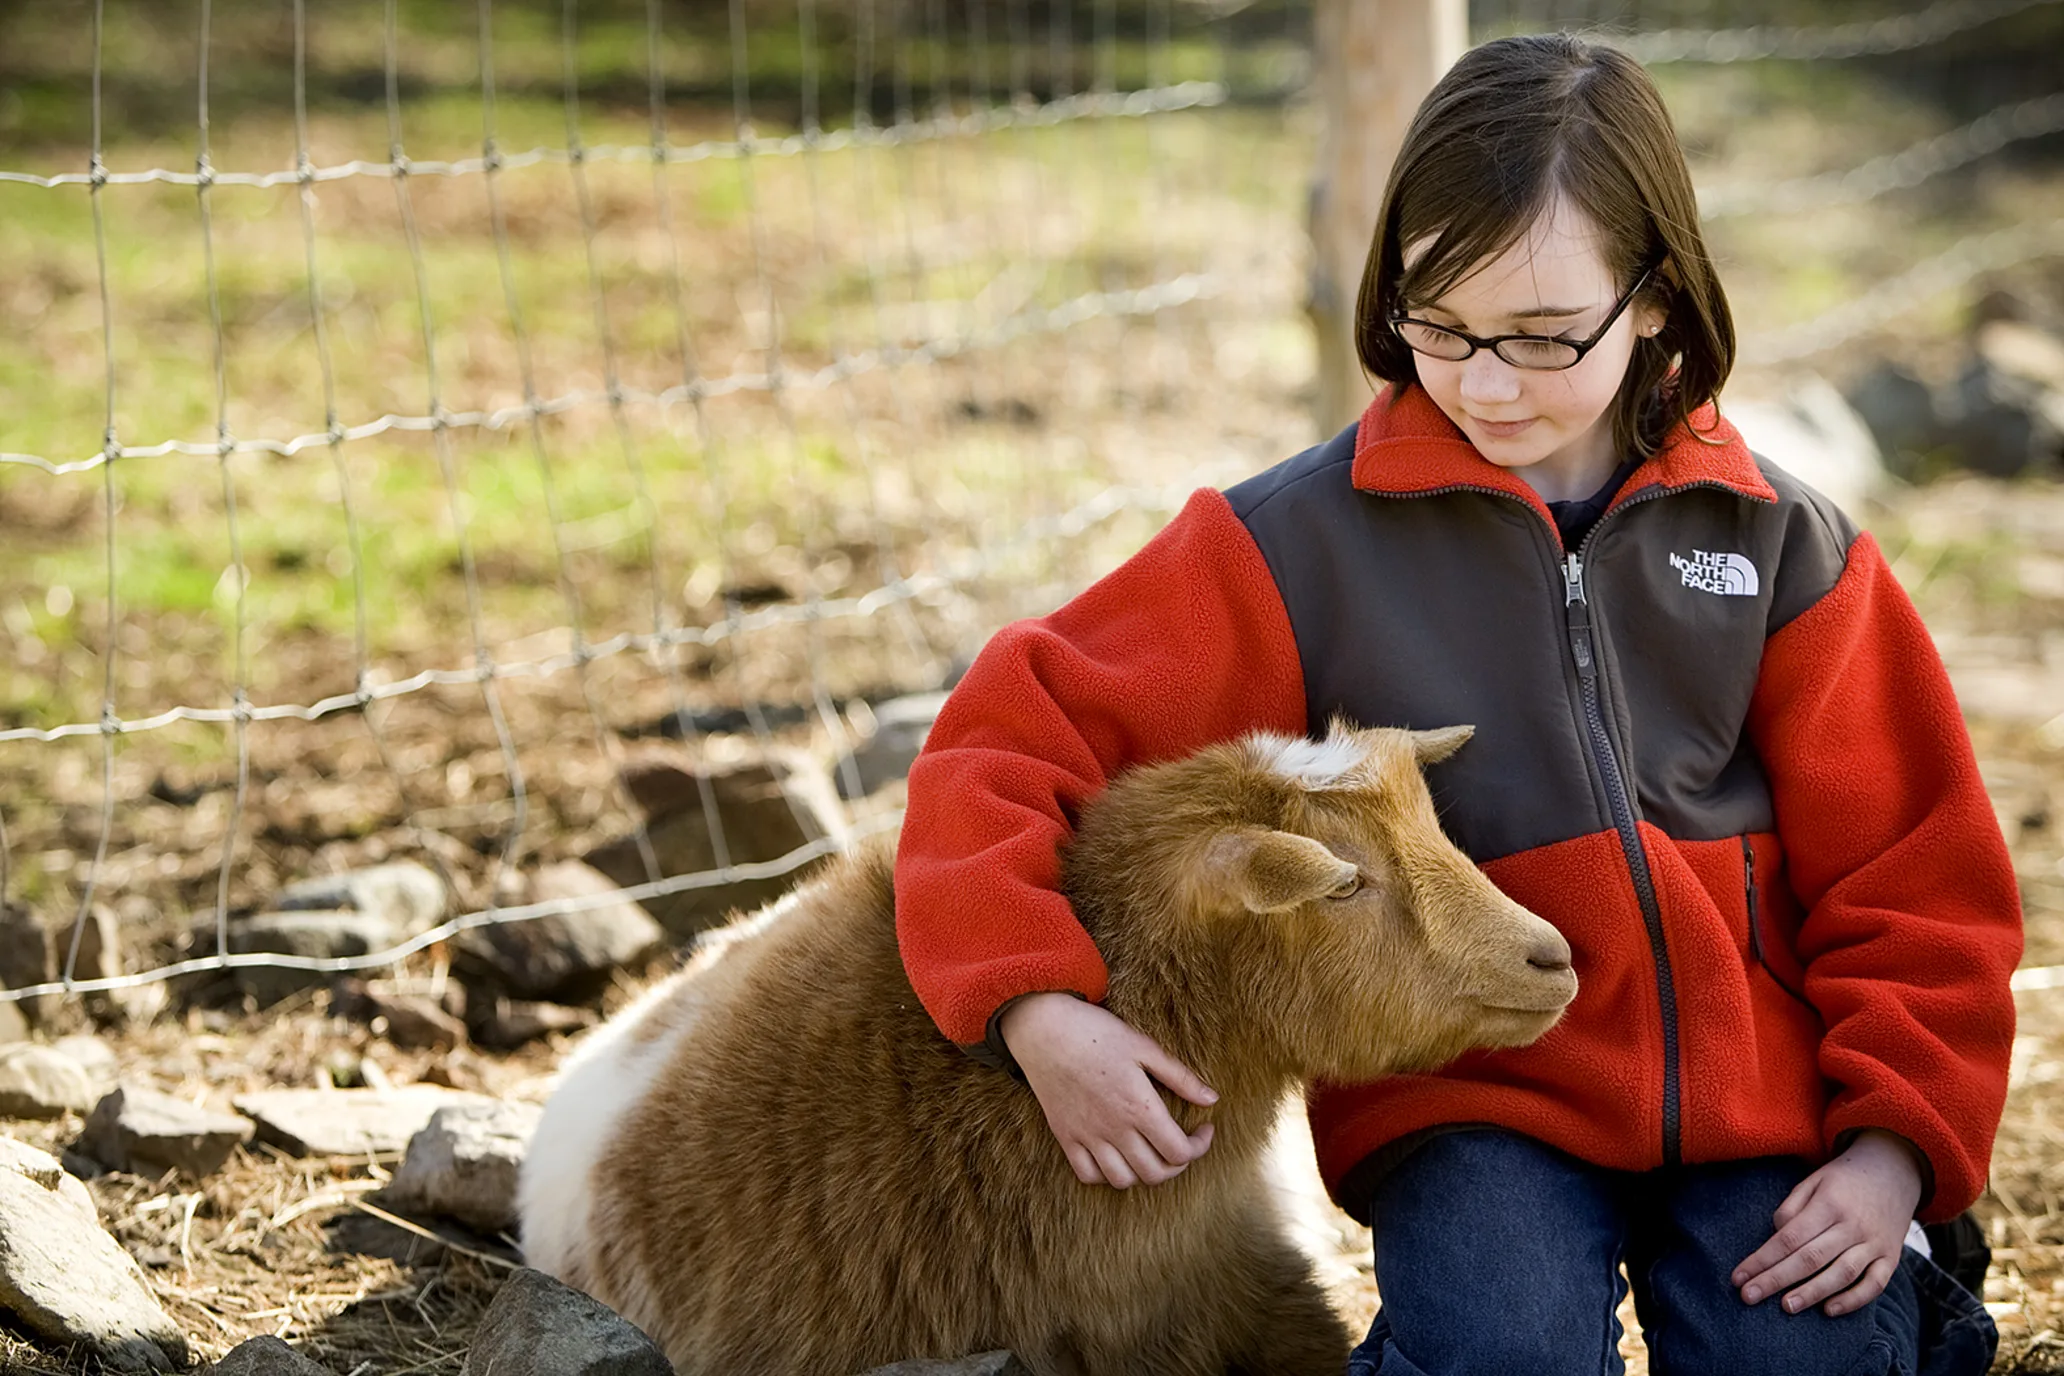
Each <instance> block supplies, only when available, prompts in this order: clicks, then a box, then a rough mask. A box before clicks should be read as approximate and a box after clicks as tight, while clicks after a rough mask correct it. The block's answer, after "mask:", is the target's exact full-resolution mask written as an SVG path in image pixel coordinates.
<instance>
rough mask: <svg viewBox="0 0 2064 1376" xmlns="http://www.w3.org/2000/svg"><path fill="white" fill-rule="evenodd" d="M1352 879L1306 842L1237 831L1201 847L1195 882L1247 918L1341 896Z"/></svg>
mask: <svg viewBox="0 0 2064 1376" xmlns="http://www.w3.org/2000/svg"><path fill="white" fill-rule="evenodd" d="M1358 873H1359V871H1357V870H1356V868H1355V867H1354V865H1352V864H1350V863H1349V862H1347V861H1345V860H1343V859H1341V858H1340V857H1339V856H1337V855H1335V854H1334V853H1333V852H1332V851H1330V850H1327V849H1326V848H1325V847H1324V846H1322V845H1320V844H1319V843H1318V842H1317V841H1314V840H1312V839H1311V837H1309V836H1299V835H1297V834H1295V833H1294V832H1288V831H1265V830H1263V829H1262V828H1260V827H1239V828H1236V829H1234V830H1231V831H1225V832H1221V833H1219V834H1218V835H1217V836H1214V837H1213V838H1212V839H1211V841H1210V842H1209V844H1207V845H1206V846H1205V849H1204V866H1203V874H1202V876H1201V878H1202V883H1203V886H1204V888H1205V889H1206V890H1207V891H1208V892H1210V893H1212V894H1215V895H1225V894H1230V895H1231V896H1233V897H1234V898H1236V899H1238V900H1239V901H1240V903H1241V905H1242V906H1244V907H1245V908H1247V910H1248V911H1250V912H1257V913H1276V912H1284V911H1286V910H1288V909H1291V908H1295V907H1297V906H1298V905H1299V904H1302V903H1309V902H1311V901H1312V900H1313V899H1315V898H1323V897H1325V896H1326V895H1327V894H1331V893H1338V892H1340V891H1342V890H1345V889H1347V888H1348V887H1349V886H1350V885H1352V884H1353V883H1354V882H1355V877H1356V875H1357V874H1358Z"/></svg>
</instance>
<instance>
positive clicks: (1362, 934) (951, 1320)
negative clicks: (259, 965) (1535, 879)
mask: <svg viewBox="0 0 2064 1376" xmlns="http://www.w3.org/2000/svg"><path fill="white" fill-rule="evenodd" d="M1470 730H1471V728H1468V727H1452V728H1447V729H1445V730H1439V731H1418V732H1409V731H1402V730H1390V729H1376V730H1358V729H1353V728H1350V727H1347V726H1345V725H1344V724H1341V723H1338V722H1336V723H1335V724H1334V726H1333V729H1332V731H1331V732H1330V733H1329V735H1328V736H1327V737H1326V739H1324V740H1322V741H1311V740H1303V739H1296V740H1293V739H1289V738H1284V737H1278V736H1270V735H1253V736H1248V737H1244V738H1242V739H1240V740H1238V741H1233V742H1226V743H1222V744H1218V745H1214V746H1211V747H1208V748H1206V749H1204V750H1202V751H1200V752H1199V753H1197V754H1195V755H1193V756H1190V757H1189V758H1187V759H1183V760H1178V761H1173V762H1169V763H1163V764H1155V765H1149V766H1144V767H1141V768H1138V769H1135V770H1132V771H1130V772H1128V773H1126V774H1124V775H1121V776H1120V777H1119V778H1118V779H1116V780H1114V781H1113V782H1112V784H1111V785H1110V787H1109V788H1107V789H1106V790H1105V791H1104V792H1103V793H1102V794H1101V795H1099V796H1098V797H1097V798H1095V799H1094V800H1092V801H1091V802H1090V803H1089V804H1088V805H1087V806H1086V807H1085V808H1084V809H1083V812H1082V816H1081V818H1080V824H1079V826H1078V829H1077V833H1076V836H1075V838H1074V839H1073V840H1072V842H1071V843H1070V844H1069V845H1068V847H1067V849H1066V852H1065V854H1064V856H1063V864H1062V883H1061V887H1062V890H1063V892H1064V893H1065V894H1066V895H1067V897H1068V899H1069V900H1070V902H1071V903H1072V905H1073V907H1074V911H1075V913H1076V915H1077V916H1078V917H1079V918H1080V919H1081V921H1082V922H1083V924H1084V926H1085V927H1086V928H1087V930H1088V931H1089V933H1090V935H1091V936H1092V937H1093V938H1094V940H1095V941H1096V944H1097V946H1098V948H1099V951H1100V952H1101V954H1102V955H1103V957H1104V959H1105V962H1106V964H1107V966H1108V969H1109V975H1110V979H1109V988H1108V992H1107V996H1106V1006H1107V1007H1108V1008H1109V1009H1110V1010H1111V1011H1112V1012H1113V1013H1115V1014H1117V1015H1118V1016H1120V1017H1121V1018H1123V1019H1125V1020H1126V1021H1127V1022H1129V1023H1130V1024H1132V1025H1133V1026H1134V1027H1136V1028H1138V1029H1139V1030H1140V1031H1141V1032H1144V1033H1146V1034H1147V1035H1148V1036H1151V1037H1152V1038H1154V1039H1155V1040H1156V1041H1157V1042H1159V1043H1160V1044H1161V1045H1162V1046H1163V1047H1165V1048H1166V1049H1167V1050H1168V1051H1169V1052H1170V1053H1171V1054H1172V1055H1174V1056H1175V1057H1176V1058H1177V1059H1179V1060H1181V1061H1183V1062H1184V1063H1186V1064H1187V1065H1189V1066H1190V1067H1191V1068H1192V1069H1194V1070H1195V1071H1197V1073H1198V1074H1199V1075H1201V1076H1202V1077H1203V1079H1204V1080H1205V1082H1206V1083H1207V1084H1210V1085H1211V1086H1212V1087H1213V1088H1214V1089H1216V1090H1217V1091H1218V1094H1219V1098H1218V1101H1217V1103H1216V1104H1215V1105H1213V1106H1212V1107H1211V1108H1208V1109H1205V1108H1198V1107H1196V1106H1194V1105H1191V1104H1188V1103H1186V1102H1183V1101H1180V1100H1177V1099H1175V1098H1174V1096H1172V1095H1165V1097H1166V1098H1167V1099H1168V1102H1169V1106H1170V1108H1171V1110H1172V1111H1173V1112H1174V1114H1175V1116H1176V1119H1177V1121H1178V1122H1179V1123H1181V1125H1182V1127H1183V1129H1184V1130H1185V1131H1186V1132H1187V1131H1194V1130H1195V1129H1196V1128H1197V1127H1198V1126H1199V1125H1200V1124H1201V1123H1202V1122H1204V1121H1206V1120H1207V1119H1208V1120H1210V1121H1211V1122H1213V1123H1214V1124H1215V1127H1214V1134H1215V1137H1214V1140H1213V1143H1212V1146H1211V1149H1210V1150H1209V1151H1208V1152H1206V1153H1205V1155H1204V1156H1203V1157H1201V1158H1199V1159H1198V1160H1196V1161H1195V1162H1193V1163H1192V1164H1191V1165H1190V1166H1189V1168H1188V1169H1187V1170H1186V1171H1185V1172H1183V1173H1182V1174H1181V1175H1179V1176H1177V1177H1175V1178H1174V1179H1172V1180H1169V1181H1167V1182H1165V1183H1163V1184H1159V1185H1154V1186H1145V1187H1140V1188H1136V1189H1132V1190H1128V1191H1119V1190H1113V1189H1110V1188H1107V1187H1105V1186H1102V1185H1085V1184H1083V1183H1081V1182H1080V1181H1078V1180H1077V1179H1076V1178H1075V1176H1074V1174H1073V1173H1072V1171H1071V1170H1070V1168H1069V1166H1068V1164H1067V1161H1066V1160H1065V1158H1064V1157H1063V1155H1062V1152H1061V1150H1060V1148H1059V1146H1058V1145H1057V1144H1056V1143H1055V1141H1054V1139H1053V1136H1052V1134H1051V1132H1050V1130H1049V1129H1048V1127H1047V1125H1046V1122H1045V1119H1044V1117H1043V1115H1042V1113H1041V1110H1040V1106H1039V1103H1038V1101H1037V1100H1036V1099H1035V1097H1034V1096H1033V1095H1032V1093H1031V1092H1030V1091H1029V1090H1028V1089H1027V1087H1026V1086H1025V1085H1023V1084H1020V1083H1018V1082H1017V1081H1016V1080H1014V1079H1012V1078H1010V1077H1009V1076H1007V1075H1004V1074H1002V1073H1000V1072H998V1071H996V1070H994V1069H991V1068H987V1067H985V1066H982V1065H980V1064H978V1063H976V1062H975V1061H974V1060H972V1059H970V1058H969V1057H967V1056H966V1055H964V1054H963V1053H962V1052H961V1051H960V1050H959V1049H957V1048H956V1047H954V1046H953V1045H952V1044H950V1043H949V1042H948V1041H947V1040H946V1039H945V1038H944V1037H942V1036H941V1035H940V1033H939V1031H938V1028H937V1027H936V1025H935V1024H934V1023H933V1022H932V1020H931V1019H930V1017H929V1016H928V1015H927V1014H926V1012H925V1011H924V1009H923V1008H922V1007H921V1006H920V1004H919V1002H918V1000H917V997H916V995H915V994H914V993H913V992H912V990H911V986H910V983H909V980H908V978H907V976H906V975H905V972H904V967H903V963H902V961H901V959H900V956H899V953H898V948H897V942H896V934H895V919H894V896H893V893H892V889H891V868H892V855H891V852H890V850H889V848H888V847H887V846H877V847H874V848H871V849H867V850H864V851H863V852H861V853H859V854H857V855H855V856H853V857H851V858H849V859H847V860H845V861H843V862H841V863H840V864H839V865H838V866H836V867H834V868H833V869H832V870H831V871H830V872H828V873H827V874H825V875H824V876H822V877H820V878H818V879H816V880H815V881H813V882H812V883H811V884H809V885H807V886H805V887H804V888H802V889H799V890H798V891H796V892H795V893H793V894H791V895H790V896H788V897H787V898H785V899H783V900H781V901H780V902H779V903H777V904H776V905H774V906H773V907H771V908H769V909H767V910H765V911H763V912H761V913H760V914H757V915H755V916H753V917H750V918H747V919H744V920H743V921H742V922H741V923H739V924H736V925H734V926H733V927H731V928H727V929H723V930H721V931H720V932H718V933H715V934H713V936H712V938H711V939H710V940H709V942H708V944H707V945H706V947H705V948H704V949H702V950H700V951H699V952H698V953H697V955H696V956H695V957H694V958H693V959H692V960H691V961H690V963H689V965H688V966H687V967H686V968H685V969H683V970H682V971H681V972H680V973H678V974H676V975H674V976H672V977H670V978H669V979H668V980H667V981H666V982H664V983H662V984H661V985H660V986H658V987H657V988H655V989H654V990H653V991H651V992H650V993H649V994H648V995H647V996H646V997H645V998H644V999H643V1000H641V1001H640V1002H639V1003H638V1004H637V1005H635V1006H634V1007H633V1008H631V1009H629V1010H627V1011H626V1012H625V1013H623V1014H621V1015H619V1016H618V1017H617V1018H615V1019H613V1020H612V1021H611V1022H610V1023H609V1024H608V1025H606V1026H605V1027H604V1028H602V1029H600V1030H599V1031H598V1033H597V1034H596V1035H595V1036H594V1037H593V1038H592V1039H591V1040H590V1041H589V1042H587V1043H586V1044H584V1045H583V1046H582V1047H581V1048H580V1049H579V1051H578V1052H577V1053H576V1055H575V1056H574V1057H573V1058H572V1060H571V1061H570V1062H569V1064H568V1065H567V1067H566V1070H565V1073H564V1077H563V1079H562V1082H561V1084H560V1086H559V1087H558V1089H557V1090H556V1091H555V1093H554V1094H553V1096H552V1098H551V1100H550V1102H549V1103H548V1104H547V1105H546V1108H545V1113H544V1118H543V1121H542V1122H541V1124H540V1126H539V1129H538V1132H537V1137H536V1139H535V1142H534V1144H533V1146H532V1149H531V1151H530V1154H529V1157H528V1160H527V1161H526V1162H525V1165H524V1168H523V1174H522V1181H521V1188H520V1208H521V1212H522V1218H523V1245H524V1250H525V1252H526V1254H527V1257H528V1260H529V1261H530V1263H531V1264H532V1265H534V1266H537V1267H539V1268H540V1269H543V1270H546V1271H549V1272H551V1273H553V1274H555V1275H557V1276H558V1277H559V1278H560V1279H562V1280H564V1281H566V1282H568V1283H569V1284H572V1285H575V1286H578V1287H580V1288H582V1289H585V1290H587V1291H589V1292H590V1293H592V1294H593V1295H595V1296H596V1297H597V1298H599V1299H601V1300H602V1301H604V1302H605V1303H607V1304H610V1305H612V1306H614V1307H615V1308H617V1309H618V1310H620V1311H621V1312H622V1313H623V1314H624V1315H625V1316H626V1317H627V1318H629V1319H631V1320H632V1321H633V1322H634V1323H637V1324H638V1325H639V1326H640V1327H642V1328H644V1329H645V1330H646V1331H647V1332H649V1333H650V1334H651V1335H652V1336H653V1337H654V1338H655V1339H656V1340H657V1341H658V1342H659V1343H660V1345H661V1346H662V1347H664V1348H665V1349H666V1351H667V1353H668V1355H669V1357H670V1358H671V1359H672V1360H673V1362H674V1364H675V1365H676V1367H677V1368H678V1369H679V1370H680V1371H681V1372H682V1373H683V1376H701V1374H702V1373H709V1374H710V1376H715V1373H725V1376H759V1374H761V1373H766V1374H768V1376H771V1374H772V1373H802V1374H803V1376H847V1373H851V1372H855V1371H860V1370H864V1369H866V1368H869V1367H873V1366H876V1365H880V1364H883V1363H888V1362H892V1361H896V1360H900V1359H904V1358H911V1357H928V1356H929V1357H957V1356H962V1355H965V1354H968V1353H973V1352H980V1351H984V1350H991V1349H996V1348H1010V1349H1012V1350H1014V1351H1015V1352H1016V1353H1017V1354H1018V1355H1019V1357H1020V1358H1021V1359H1022V1360H1023V1361H1024V1362H1025V1364H1026V1365H1027V1366H1028V1367H1029V1368H1030V1369H1031V1370H1032V1371H1034V1372H1036V1373H1039V1376H1063V1374H1064V1373H1065V1374H1066V1376H1149V1373H1151V1376H1224V1373H1226V1372H1228V1371H1239V1372H1250V1373H1256V1376H1259V1373H1270V1374H1271V1376H1276V1374H1278V1373H1287V1374H1288V1376H1304V1374H1305V1373H1310V1376H1319V1374H1320V1373H1325V1376H1338V1373H1339V1372H1340V1371H1341V1370H1342V1369H1343V1368H1344V1366H1345V1363H1346V1358H1347V1353H1348V1349H1349V1346H1350V1335H1349V1334H1348V1332H1347V1330H1346V1327H1345V1325H1344V1324H1343V1322H1342V1320H1341V1319H1340V1317H1339V1316H1338V1315H1337V1314H1336V1313H1334V1311H1333V1310H1332V1308H1331V1307H1330V1306H1329V1304H1328V1302H1327V1301H1326V1299H1325V1296H1324V1294H1323V1293H1322V1291H1321V1290H1320V1288H1319V1286H1318V1285H1317V1283H1316V1281H1315V1280H1314V1278H1313V1275H1312V1269H1311V1264H1310V1262H1309V1260H1308V1258H1306V1257H1305V1256H1304V1255H1303V1254H1302V1253H1300V1252H1298V1251H1297V1249H1296V1248H1295V1247H1294V1246H1293V1245H1292V1244H1291V1242H1290V1241H1289V1239H1288V1238H1287V1236H1286V1235H1285V1233H1284V1230H1283V1227H1282V1225H1281V1222H1280V1220H1279V1219H1278V1218H1277V1217H1276V1215H1275V1213H1274V1206H1273V1205H1272V1204H1271V1203H1270V1202H1269V1191H1268V1190H1267V1188H1266V1187H1265V1185H1264V1183H1263V1180H1262V1176H1261V1165H1262V1156H1263V1152H1264V1149H1265V1147H1266V1145H1267V1140H1268V1137H1269V1134H1270V1130H1271V1127H1272V1124H1273V1120H1274V1118H1275V1115H1276V1111H1277V1107H1278V1105H1279V1103H1280V1102H1281V1099H1282V1097H1283V1095H1284V1093H1285V1092H1286V1090H1288V1089H1290V1088H1291V1087H1292V1086H1294V1085H1295V1084H1296V1083H1297V1082H1299V1081H1302V1080H1309V1079H1312V1078H1316V1077H1325V1078H1328V1079H1332V1080H1337V1081H1346V1082H1355V1081H1363V1080H1369V1079H1374V1078H1376V1077H1379V1076H1383V1075H1387V1074H1391V1073H1395V1072H1401V1071H1418V1070H1430V1069H1433V1068H1435V1067H1437V1066H1438V1065H1440V1064H1441V1063H1443V1062H1445V1061H1447V1060H1449V1059H1452V1058H1453V1057H1454V1056H1456V1055H1459V1054H1460V1053H1461V1052H1463V1051H1464V1050H1467V1049H1469V1048H1471V1047H1479V1046H1514V1045H1520V1044H1523V1043H1526V1042H1529V1041H1531V1040H1533V1039H1534V1038H1536V1037H1538V1036H1539V1035H1540V1034H1541V1033H1543V1032H1545V1031H1546V1030H1547V1029H1548V1028H1549V1027H1550V1026H1551V1025H1552V1024H1553V1023H1554V1022H1555V1020H1556V1019H1557V1018H1558V1017H1559V1016H1560V1015H1561V1012H1562V1010H1563V1008H1564V1007H1565V1006H1566V1005H1567V1004H1568V1003H1569V1001H1570V999H1571V998H1573V997H1574V996H1575V992H1576V976H1575V974H1574V973H1573V972H1572V970H1571V969H1570V963H1569V947H1568V945H1567V943H1565V942H1564V941H1563V939H1562V937H1561V935H1560V934H1559V933H1557V932H1556V930H1555V929H1554V927H1553V926H1551V925H1550V924H1549V923H1547V922H1545V921H1544V920H1542V919H1541V918H1539V917H1536V916H1535V915H1534V914H1532V913H1530V912H1528V911H1526V910H1525V909H1524V908H1522V907H1520V906H1519V905H1518V904H1517V903H1515V902H1513V901H1512V900H1511V899H1509V898H1507V897H1506V896H1505V895H1504V894H1502V893H1500V892H1499V891H1498V890H1497V889H1496V888H1495V887H1494V886H1493V885H1492V884H1491V882H1490V880H1489V879H1487V878H1486V877H1485V876H1484V875H1483V873H1482V872H1481V871H1480V870H1478V869H1477V868H1476V866H1475V865H1473V864H1472V863H1470V861H1469V860H1468V858H1467V857H1466V856H1464V855H1463V854H1462V853H1461V852H1460V851H1459V850H1457V849H1456V848H1455V846H1454V845H1453V844H1452V843H1451V842H1450V841H1449V840H1448V839H1447V838H1446V837H1445V836H1443V835H1442V834H1441V830H1440V825H1439V822H1438V820H1437V819H1436V817H1435V814H1434V808H1433V803H1432V800H1431V797H1430V796H1429V794H1428V792H1427V788H1426V784H1425V781H1424V779H1423V778H1422V777H1421V775H1420V766H1421V765H1423V764H1426V763H1429V762H1432V761H1434V760H1438V759H1441V758H1444V757H1445V756H1446V755H1447V754H1449V753H1452V752H1453V751H1454V750H1455V749H1457V748H1459V747H1460V746H1461V745H1462V743H1463V742H1464V741H1466V740H1467V739H1468V737H1469V734H1470Z"/></svg>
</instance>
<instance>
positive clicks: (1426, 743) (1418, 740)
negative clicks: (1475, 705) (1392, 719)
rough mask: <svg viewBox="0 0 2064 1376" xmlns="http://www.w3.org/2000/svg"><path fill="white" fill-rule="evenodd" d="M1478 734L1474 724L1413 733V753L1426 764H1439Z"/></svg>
mask: <svg viewBox="0 0 2064 1376" xmlns="http://www.w3.org/2000/svg"><path fill="white" fill-rule="evenodd" d="M1475 734H1476V728H1475V727H1474V726H1443V727H1440V728H1438V729H1436V730H1433V731H1414V732H1413V733H1412V755H1413V757H1414V758H1416V759H1417V760H1418V761H1419V763H1420V764H1421V765H1422V766H1424V765H1429V764H1439V763H1440V762H1441V761H1442V760H1445V759H1446V758H1447V757H1448V756H1450V755H1452V754H1454V753H1455V752H1456V751H1457V750H1460V749H1461V748H1462V747H1463V745H1464V744H1465V743H1466V742H1467V741H1468V740H1469V738H1470V737H1471V736H1473V735H1475Z"/></svg>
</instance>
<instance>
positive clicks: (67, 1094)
mask: <svg viewBox="0 0 2064 1376" xmlns="http://www.w3.org/2000/svg"><path fill="white" fill-rule="evenodd" d="M98 1097H99V1096H98V1094H96V1092H95V1090H94V1086H93V1077H92V1076H90V1075H88V1074H87V1073H86V1069H85V1067H83V1066H81V1065H80V1064H79V1063H78V1062H77V1061H75V1060H73V1059H72V1058H71V1057H70V1056H67V1055H65V1054H64V1053H63V1052H62V1051H59V1050H58V1049H57V1048H56V1047H51V1046H43V1045H40V1044H38V1043H35V1042H17V1043H15V1044H14V1045H12V1046H0V1118H62V1117H63V1116H64V1115H65V1114H67V1113H84V1112H86V1111H87V1110H88V1109H90V1108H92V1107H93V1101H94V1100H95V1099H96V1098H98Z"/></svg>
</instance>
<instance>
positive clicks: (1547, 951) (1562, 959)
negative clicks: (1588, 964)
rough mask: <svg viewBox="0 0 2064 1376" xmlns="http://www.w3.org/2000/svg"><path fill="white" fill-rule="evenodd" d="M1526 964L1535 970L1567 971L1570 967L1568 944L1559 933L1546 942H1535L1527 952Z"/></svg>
mask: <svg viewBox="0 0 2064 1376" xmlns="http://www.w3.org/2000/svg"><path fill="white" fill-rule="evenodd" d="M1526 963H1527V964H1528V965H1531V966H1532V967H1533V968H1534V969H1536V970H1547V971H1550V972H1555V971H1560V970H1567V969H1569V965H1570V949H1569V943H1568V942H1567V941H1564V940H1563V939H1562V935H1561V933H1559V932H1558V933H1556V934H1555V935H1554V936H1552V937H1550V938H1548V939H1547V940H1544V941H1537V942H1535V943H1534V945H1533V948H1532V949H1531V950H1529V951H1528V952H1527V961H1526Z"/></svg>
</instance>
